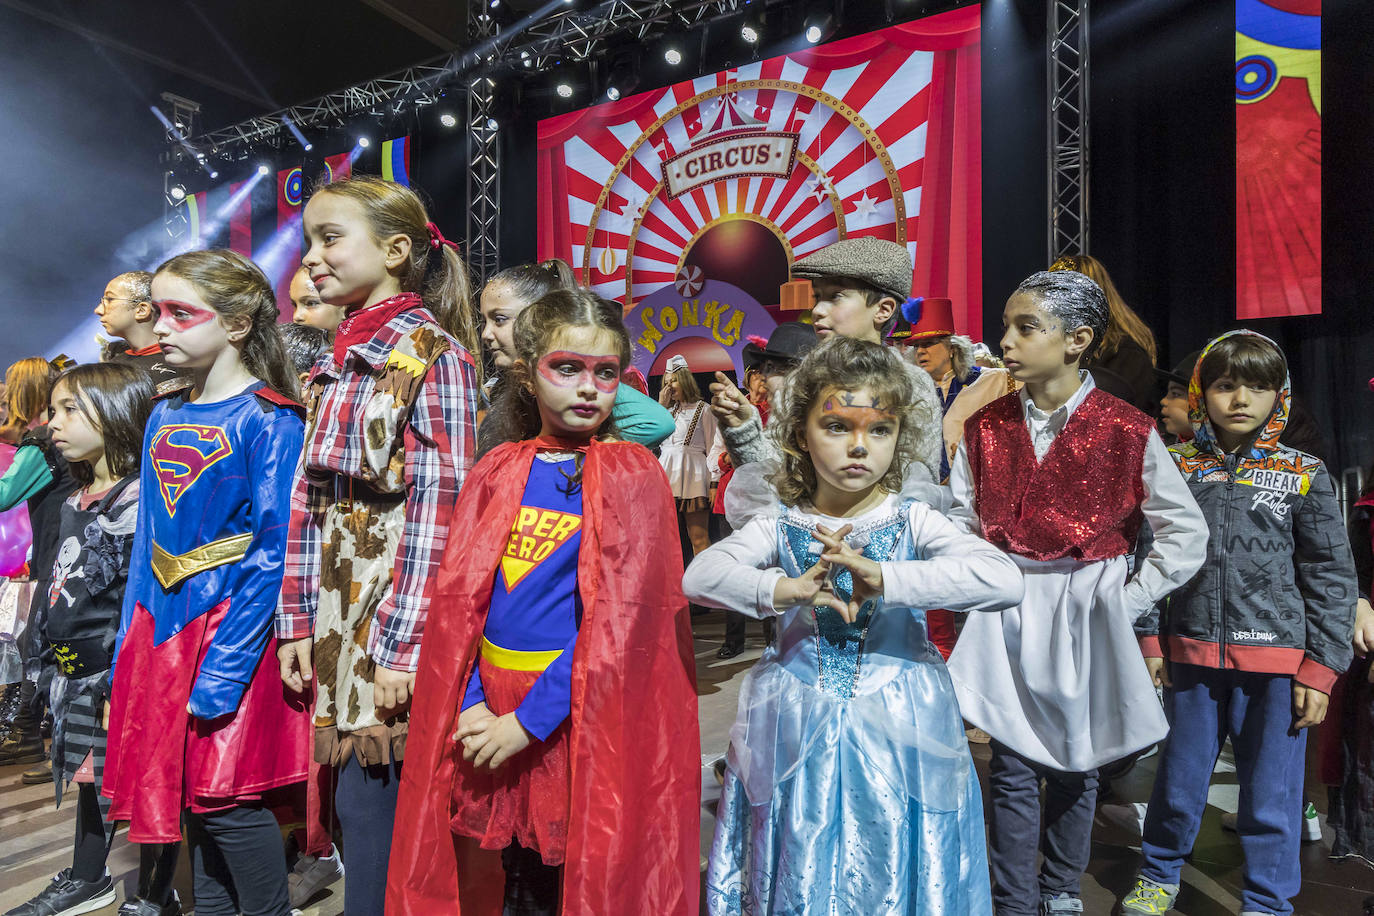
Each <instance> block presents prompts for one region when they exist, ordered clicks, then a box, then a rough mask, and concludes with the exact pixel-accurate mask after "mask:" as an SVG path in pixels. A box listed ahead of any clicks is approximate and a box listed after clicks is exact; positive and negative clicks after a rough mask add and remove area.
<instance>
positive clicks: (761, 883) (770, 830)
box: [683, 337, 1022, 916]
mask: <svg viewBox="0 0 1374 916" xmlns="http://www.w3.org/2000/svg"><path fill="white" fill-rule="evenodd" d="M902 363H903V361H902V359H901V358H900V357H899V356H898V355H897V352H896V351H895V350H887V349H884V348H883V347H881V346H879V345H877V344H872V343H865V342H862V341H856V340H850V339H846V338H841V337H832V338H831V339H830V340H827V341H825V342H823V343H821V344H820V345H819V346H818V347H816V348H815V349H814V350H812V351H811V352H810V353H809V354H808V355H807V356H806V357H805V358H804V359H802V361H801V363H800V365H799V366H798V367H797V368H796V369H795V370H793V371H792V373H791V374H790V375H789V376H788V378H787V387H786V390H785V396H784V397H783V398H782V401H781V406H775V408H774V411H773V413H772V418H771V423H770V424H769V427H768V431H769V435H770V436H772V437H773V439H774V441H775V442H776V445H777V447H778V449H779V450H780V451H781V452H782V455H783V460H782V465H781V467H780V469H779V471H778V472H777V474H776V476H775V479H774V481H773V483H774V487H775V488H776V492H777V494H778V496H779V497H780V498H779V500H778V501H777V502H774V503H772V504H771V505H768V506H760V507H759V509H758V511H757V512H755V513H754V514H752V515H751V516H750V517H749V518H748V519H747V520H745V519H742V518H741V519H739V521H740V523H741V527H739V528H738V529H737V530H736V531H735V533H734V534H732V535H731V536H730V537H728V538H726V539H725V540H723V541H720V542H718V543H716V544H715V545H713V546H711V547H710V548H708V549H707V550H706V551H704V552H703V553H702V554H701V555H699V556H698V557H697V558H696V560H694V561H693V563H692V565H691V566H690V567H689V568H688V570H687V574H686V576H685V577H684V578H683V588H684V590H685V591H686V592H687V595H688V597H689V598H690V599H691V600H693V601H696V602H699V603H701V604H706V605H710V606H713V607H722V608H729V609H733V610H736V611H740V612H742V613H745V614H749V615H751V616H755V617H765V616H773V617H777V618H778V627H779V630H778V634H777V638H776V640H775V643H774V645H772V646H770V647H769V648H768V649H766V650H765V651H764V654H763V657H762V658H761V659H760V660H759V662H758V664H757V665H756V666H755V667H754V669H753V670H752V671H751V672H750V673H749V676H748V680H747V681H746V683H745V685H744V687H743V688H741V691H740V705H739V714H738V718H737V719H736V721H735V725H734V727H733V728H732V729H731V731H730V735H731V739H730V750H729V755H728V758H727V761H728V768H727V770H726V775H725V785H724V790H723V794H722V796H721V800H720V806H719V808H718V810H717V814H716V834H715V840H714V843H713V845H712V849H711V856H710V862H709V865H708V870H707V876H706V898H707V906H708V908H709V911H710V912H711V913H712V914H719V916H724V914H738V913H740V912H750V913H755V912H757V913H800V912H811V911H813V910H814V909H815V908H816V905H817V904H816V901H826V900H829V901H835V900H841V901H844V904H845V908H846V910H847V911H851V912H856V913H859V912H866V913H893V914H910V916H915V914H934V916H956V914H957V916H983V914H990V913H991V912H992V908H991V900H990V894H989V887H988V872H987V857H986V841H985V838H984V834H983V814H982V803H981V794H980V790H979V787H978V779H977V776H976V775H975V774H974V770H973V760H972V758H971V757H970V755H969V751H968V744H967V742H966V741H965V738H964V727H963V723H962V721H961V719H960V717H959V707H958V704H957V703H956V702H955V697H954V689H953V687H952V685H951V683H950V680H949V674H948V672H947V671H946V670H945V665H944V661H943V659H942V658H941V656H940V653H939V652H938V651H937V650H936V648H935V646H934V645H932V644H931V642H930V640H929V638H928V635H927V631H926V622H925V610H926V609H928V608H949V609H951V610H957V611H997V610H1000V609H1002V608H1004V607H1007V606H1008V605H1011V604H1014V603H1015V602H1016V601H1018V600H1020V598H1021V588H1022V586H1021V577H1020V575H1019V574H1018V573H1017V571H1016V567H1015V564H1013V563H1012V562H1011V561H1010V560H1009V559H1008V558H1007V557H1006V556H1005V555H1004V554H1003V553H1002V552H1001V551H999V550H997V549H996V548H995V547H993V546H992V545H990V544H988V543H986V542H984V541H982V540H980V539H979V538H977V537H974V536H972V535H970V534H966V533H963V532H960V531H959V530H958V529H957V528H956V527H955V526H954V525H953V524H951V523H950V522H949V520H947V519H946V518H945V517H944V516H942V515H940V514H939V513H938V512H936V511H935V510H934V509H932V508H931V507H930V506H928V505H926V504H924V503H922V502H920V501H916V500H913V499H912V498H911V497H910V496H909V495H906V494H904V493H902V492H901V488H902V485H903V480H904V478H905V475H906V470H907V467H906V466H907V465H908V464H909V463H910V462H911V461H913V460H915V457H916V449H917V443H918V442H919V441H920V436H919V434H918V432H917V431H918V429H921V428H923V427H924V425H925V424H928V423H931V422H934V421H935V420H936V419H937V418H938V417H939V410H940V408H939V404H938V402H936V401H935V399H934V398H933V397H930V396H926V397H921V396H920V394H919V392H918V390H916V389H915V386H914V385H912V384H911V382H910V378H911V376H910V374H909V373H907V372H906V371H905V370H904V369H903V366H902ZM973 616H975V617H977V616H979V615H977V614H975V615H973ZM989 616H992V615H989Z"/></svg>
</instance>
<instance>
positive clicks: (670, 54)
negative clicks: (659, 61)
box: [663, 48, 682, 67]
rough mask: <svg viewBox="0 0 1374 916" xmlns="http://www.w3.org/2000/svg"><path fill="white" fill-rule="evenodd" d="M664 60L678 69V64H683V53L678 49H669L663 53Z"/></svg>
mask: <svg viewBox="0 0 1374 916" xmlns="http://www.w3.org/2000/svg"><path fill="white" fill-rule="evenodd" d="M663 59H664V60H666V61H667V62H668V63H670V64H672V65H673V66H674V67H676V66H677V65H678V64H680V63H682V52H681V51H679V50H678V49H677V48H669V49H668V50H666V51H664V52H663Z"/></svg>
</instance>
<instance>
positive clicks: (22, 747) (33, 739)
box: [0, 727, 48, 767]
mask: <svg viewBox="0 0 1374 916" xmlns="http://www.w3.org/2000/svg"><path fill="white" fill-rule="evenodd" d="M46 759H48V752H47V751H46V750H44V748H43V739H42V738H40V737H38V732H37V731H29V730H27V729H25V730H23V731H21V730H19V729H18V727H16V728H15V730H14V731H13V732H11V733H10V736H9V737H8V738H6V739H5V741H4V743H0V767H4V766H12V765H14V764H16V763H39V762H41V761H44V760H46Z"/></svg>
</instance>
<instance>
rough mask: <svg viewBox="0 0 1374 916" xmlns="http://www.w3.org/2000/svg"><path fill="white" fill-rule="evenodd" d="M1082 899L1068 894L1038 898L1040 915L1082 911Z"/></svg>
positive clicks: (1058, 915)
mask: <svg viewBox="0 0 1374 916" xmlns="http://www.w3.org/2000/svg"><path fill="white" fill-rule="evenodd" d="M1082 912H1083V901H1082V900H1079V899H1078V898H1077V897H1071V896H1069V895H1068V894H1060V895H1059V896H1057V897H1041V898H1040V916H1060V914H1064V913H1082Z"/></svg>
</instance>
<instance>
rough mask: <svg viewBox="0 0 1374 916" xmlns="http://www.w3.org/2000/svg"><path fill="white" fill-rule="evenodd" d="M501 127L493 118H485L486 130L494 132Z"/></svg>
mask: <svg viewBox="0 0 1374 916" xmlns="http://www.w3.org/2000/svg"><path fill="white" fill-rule="evenodd" d="M500 126H501V125H500V124H498V123H496V119H495V118H487V130H496V128H498V127H500Z"/></svg>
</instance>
